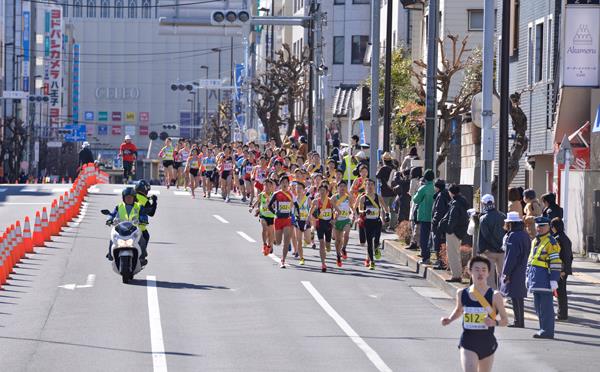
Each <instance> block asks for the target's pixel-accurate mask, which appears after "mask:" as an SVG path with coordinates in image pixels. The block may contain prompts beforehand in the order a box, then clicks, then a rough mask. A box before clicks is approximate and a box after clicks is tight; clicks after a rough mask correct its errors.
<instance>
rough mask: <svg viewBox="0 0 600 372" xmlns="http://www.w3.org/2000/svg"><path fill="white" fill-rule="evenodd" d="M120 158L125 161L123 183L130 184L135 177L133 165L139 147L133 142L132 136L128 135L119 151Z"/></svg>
mask: <svg viewBox="0 0 600 372" xmlns="http://www.w3.org/2000/svg"><path fill="white" fill-rule="evenodd" d="M119 157H120V158H121V159H123V183H125V184H126V183H128V182H129V181H130V178H131V176H132V175H133V169H134V168H133V164H134V162H135V160H136V158H137V147H136V146H135V145H134V144H133V143H132V142H131V136H130V135H126V136H125V140H124V141H123V143H122V144H121V147H120V149H119Z"/></svg>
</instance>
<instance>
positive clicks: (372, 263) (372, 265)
mask: <svg viewBox="0 0 600 372" xmlns="http://www.w3.org/2000/svg"><path fill="white" fill-rule="evenodd" d="M369 270H375V262H371V265H370V266H369Z"/></svg>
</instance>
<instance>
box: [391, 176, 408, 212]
mask: <svg viewBox="0 0 600 372" xmlns="http://www.w3.org/2000/svg"><path fill="white" fill-rule="evenodd" d="M396 173H397V174H399V172H396ZM395 182H396V181H395ZM397 182H398V183H397V185H396V186H395V187H394V192H395V193H396V195H398V196H397V197H396V204H398V222H402V221H408V219H409V217H410V204H411V197H410V195H408V188H409V183H410V181H408V180H404V179H398V177H397Z"/></svg>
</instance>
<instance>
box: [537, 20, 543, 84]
mask: <svg viewBox="0 0 600 372" xmlns="http://www.w3.org/2000/svg"><path fill="white" fill-rule="evenodd" d="M543 57H544V23H543V22H542V23H538V24H536V25H535V82H538V81H541V80H542V76H543V75H542V64H543V61H544V58H543Z"/></svg>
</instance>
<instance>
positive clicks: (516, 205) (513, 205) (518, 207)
mask: <svg viewBox="0 0 600 372" xmlns="http://www.w3.org/2000/svg"><path fill="white" fill-rule="evenodd" d="M508 212H517V213H518V214H519V217H521V218H523V205H522V204H521V201H520V200H517V201H511V202H508Z"/></svg>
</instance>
